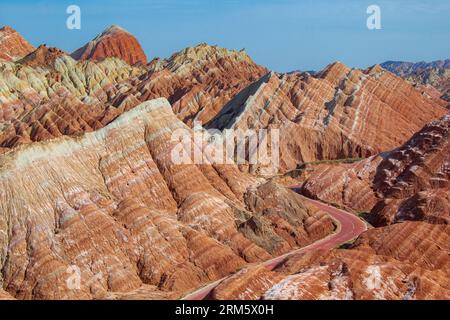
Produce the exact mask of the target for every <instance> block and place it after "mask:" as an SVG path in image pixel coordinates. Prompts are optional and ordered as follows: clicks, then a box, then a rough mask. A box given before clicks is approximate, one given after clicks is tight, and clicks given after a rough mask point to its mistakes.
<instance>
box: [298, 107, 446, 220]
mask: <svg viewBox="0 0 450 320" xmlns="http://www.w3.org/2000/svg"><path fill="white" fill-rule="evenodd" d="M449 136H450V116H444V117H443V118H441V119H440V120H436V121H432V122H431V123H429V124H427V125H426V126H425V127H424V128H423V129H422V130H420V131H419V132H418V133H416V134H415V135H414V136H413V137H412V138H411V139H410V140H409V141H408V142H407V143H405V144H404V145H403V146H401V147H399V148H397V149H394V150H393V151H389V152H385V153H382V154H380V155H378V156H373V157H370V158H368V159H366V160H362V161H360V162H357V163H354V164H339V165H321V166H318V167H317V168H316V169H315V170H314V172H313V173H312V174H311V175H310V178H309V179H308V180H307V181H306V182H305V183H304V185H303V189H302V190H303V193H304V194H305V195H307V196H309V197H315V198H318V199H321V200H323V201H327V202H331V203H335V204H339V205H343V206H346V207H348V208H351V209H354V210H357V211H366V212H369V211H371V213H370V215H369V219H370V220H371V222H372V223H374V224H375V225H385V224H390V223H393V222H396V221H402V220H427V221H430V222H433V223H448V221H449V219H450V215H449V214H450V198H449V194H450V182H449V181H450V171H449V166H450V143H449Z"/></svg>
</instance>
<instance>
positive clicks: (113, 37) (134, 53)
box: [72, 25, 147, 65]
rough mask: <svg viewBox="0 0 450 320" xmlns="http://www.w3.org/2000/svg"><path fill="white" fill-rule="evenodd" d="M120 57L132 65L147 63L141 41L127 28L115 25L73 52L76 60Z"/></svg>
mask: <svg viewBox="0 0 450 320" xmlns="http://www.w3.org/2000/svg"><path fill="white" fill-rule="evenodd" d="M113 57H114V58H119V59H121V60H123V61H125V62H126V63H128V64H130V65H134V64H137V63H140V64H144V65H145V64H147V56H146V55H145V53H144V51H143V50H142V47H141V45H140V44H139V41H138V40H137V39H136V38H135V37H134V36H133V35H132V34H131V33H129V32H128V31H126V30H125V29H123V28H121V27H119V26H116V25H113V26H111V27H109V28H107V29H106V30H104V31H103V32H102V33H101V34H99V35H98V36H97V37H95V39H93V40H92V41H90V42H88V43H87V44H85V45H84V46H83V47H81V48H79V49H77V50H76V51H74V52H73V53H72V58H74V59H75V60H88V59H90V60H103V59H105V58H113Z"/></svg>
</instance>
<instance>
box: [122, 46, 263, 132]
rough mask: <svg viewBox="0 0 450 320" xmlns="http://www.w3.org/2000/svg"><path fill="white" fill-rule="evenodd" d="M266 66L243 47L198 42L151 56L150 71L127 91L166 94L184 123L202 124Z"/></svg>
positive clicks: (147, 96)
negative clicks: (165, 54) (164, 57)
mask: <svg viewBox="0 0 450 320" xmlns="http://www.w3.org/2000/svg"><path fill="white" fill-rule="evenodd" d="M266 72H267V69H265V68H264V67H261V66H259V65H257V64H255V63H254V62H253V61H252V59H251V58H250V57H249V56H248V55H247V53H245V52H244V51H239V52H238V51H234V50H227V49H223V48H220V47H217V46H209V45H207V44H200V45H198V46H195V47H192V48H186V49H184V50H182V51H180V52H177V53H175V54H174V55H172V56H171V57H170V58H169V59H167V60H154V61H152V63H151V64H150V71H149V72H148V73H147V75H146V76H145V77H144V78H143V80H142V82H141V83H139V84H138V85H137V86H136V87H135V88H133V90H131V91H129V92H126V93H124V94H123V95H122V97H119V98H118V99H119V100H121V99H125V98H126V97H129V96H130V95H133V96H136V97H138V99H140V100H141V101H144V100H148V99H152V98H158V97H165V98H167V99H168V100H169V101H170V102H171V104H172V106H173V109H174V111H175V113H176V114H177V116H178V118H180V119H181V120H182V121H183V122H185V123H186V124H188V125H190V126H192V124H193V122H195V121H197V122H199V123H202V124H205V123H206V122H208V121H209V120H211V119H212V118H213V117H214V116H216V114H217V113H219V111H220V110H221V109H222V107H223V106H224V105H225V104H226V103H227V102H228V101H229V100H231V99H232V98H233V97H234V96H235V95H236V94H237V93H238V92H239V91H241V90H242V89H244V88H245V87H246V86H248V85H249V84H251V83H252V82H253V81H256V80H257V79H258V78H260V77H261V76H262V75H264V74H265V73H266Z"/></svg>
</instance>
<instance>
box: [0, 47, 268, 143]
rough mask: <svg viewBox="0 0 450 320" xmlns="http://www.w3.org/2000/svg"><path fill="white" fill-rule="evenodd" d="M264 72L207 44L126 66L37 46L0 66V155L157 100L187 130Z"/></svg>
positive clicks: (84, 129)
mask: <svg viewBox="0 0 450 320" xmlns="http://www.w3.org/2000/svg"><path fill="white" fill-rule="evenodd" d="M157 66H159V67H160V68H161V69H160V70H159V71H156V69H158V67H157ZM265 72H266V70H265V69H264V68H262V67H260V66H258V65H256V64H255V63H253V62H252V61H251V59H250V58H249V57H248V56H247V55H246V54H245V53H244V52H236V51H229V50H226V49H222V48H218V47H211V46H207V45H200V46H198V47H195V48H188V49H186V50H183V51H181V52H179V53H177V54H175V55H173V56H172V57H171V58H170V59H168V60H161V61H159V63H156V62H153V63H151V64H150V65H149V66H142V65H140V66H133V67H132V66H130V65H128V64H126V63H125V62H124V61H122V60H120V59H118V58H106V59H104V60H102V61H93V60H87V61H80V62H77V61H75V60H73V59H72V58H71V57H70V56H68V55H67V54H65V53H64V52H63V51H61V50H58V49H56V48H48V47H46V46H40V47H39V48H38V49H37V50H35V51H34V52H32V53H30V54H29V55H28V56H26V57H24V58H23V59H21V60H20V61H18V62H17V63H11V62H9V63H8V62H3V63H1V69H0V88H1V91H0V101H1V102H2V104H1V108H0V119H1V120H2V125H1V126H0V146H1V147H2V150H3V152H4V151H5V150H7V149H8V148H13V147H15V146H18V145H21V144H24V143H30V142H33V141H42V140H48V139H51V138H54V137H58V136H60V135H74V134H82V133H83V132H89V131H92V130H96V129H98V128H101V127H103V126H105V125H106V124H108V123H110V122H111V121H112V120H114V119H115V118H116V117H118V116H119V115H120V114H122V113H123V112H126V111H128V110H130V109H132V108H134V107H135V106H137V105H138V104H140V103H141V102H143V101H146V100H149V99H152V98H159V97H166V98H168V99H169V101H171V102H172V103H173V109H174V111H175V113H176V114H177V115H178V117H179V118H180V119H182V120H184V121H185V122H186V123H187V124H188V125H192V124H193V122H194V121H199V122H202V123H205V122H206V121H208V120H209V119H210V118H211V117H213V116H214V115H215V114H216V113H217V112H218V111H219V110H220V108H221V107H222V105H223V104H225V103H226V102H227V101H228V100H229V99H231V98H232V97H233V96H234V95H235V94H236V93H237V92H238V91H239V90H241V89H242V88H244V87H245V86H247V85H248V84H250V83H251V82H252V81H254V80H256V79H257V78H258V77H260V76H261V75H263V74H264V73H265Z"/></svg>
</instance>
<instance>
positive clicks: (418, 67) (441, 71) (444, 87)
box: [382, 59, 450, 106]
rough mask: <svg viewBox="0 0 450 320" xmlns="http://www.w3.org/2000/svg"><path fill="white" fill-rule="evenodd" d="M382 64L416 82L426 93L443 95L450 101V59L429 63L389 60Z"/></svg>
mask: <svg viewBox="0 0 450 320" xmlns="http://www.w3.org/2000/svg"><path fill="white" fill-rule="evenodd" d="M382 66H383V68H385V69H387V70H389V71H391V72H393V73H395V74H397V75H399V76H400V77H402V78H404V79H406V80H408V81H410V82H411V83H413V84H415V85H416V86H417V88H418V89H419V90H422V91H423V92H424V94H427V95H430V94H431V95H435V96H441V98H442V99H444V100H446V101H447V102H450V60H448V59H447V60H438V61H433V62H429V63H426V62H418V63H410V62H396V61H388V62H385V63H383V64H382ZM433 89H434V90H433ZM449 106H450V104H449Z"/></svg>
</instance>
